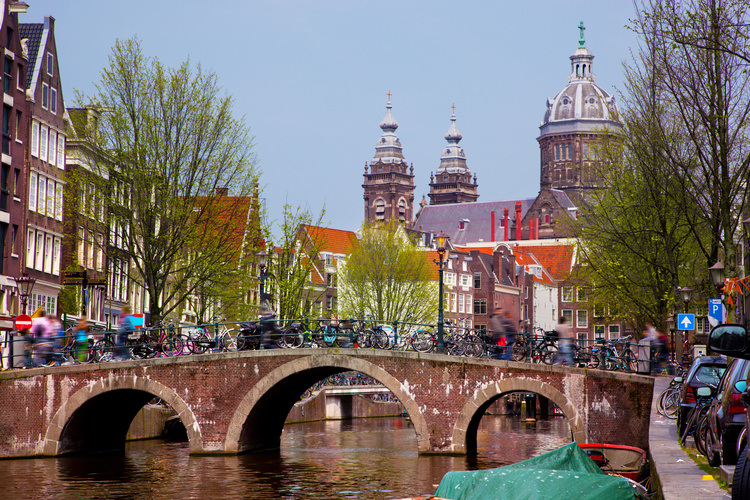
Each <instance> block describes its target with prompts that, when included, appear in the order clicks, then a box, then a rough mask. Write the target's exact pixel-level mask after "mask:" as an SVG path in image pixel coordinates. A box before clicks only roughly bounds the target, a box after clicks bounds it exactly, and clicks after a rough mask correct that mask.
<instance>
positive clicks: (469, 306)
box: [466, 295, 474, 314]
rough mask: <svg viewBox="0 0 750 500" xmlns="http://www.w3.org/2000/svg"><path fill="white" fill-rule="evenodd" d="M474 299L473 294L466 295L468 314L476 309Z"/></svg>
mask: <svg viewBox="0 0 750 500" xmlns="http://www.w3.org/2000/svg"><path fill="white" fill-rule="evenodd" d="M473 299H474V296H473V295H466V313H467V314H473V313H474V309H473V305H474V300H473Z"/></svg>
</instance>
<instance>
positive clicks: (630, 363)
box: [620, 348, 638, 372]
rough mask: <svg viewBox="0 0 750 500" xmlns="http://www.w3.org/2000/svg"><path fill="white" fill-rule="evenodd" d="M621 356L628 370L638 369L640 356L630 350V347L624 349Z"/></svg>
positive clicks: (635, 370) (634, 370)
mask: <svg viewBox="0 0 750 500" xmlns="http://www.w3.org/2000/svg"><path fill="white" fill-rule="evenodd" d="M620 357H621V358H622V360H623V361H624V364H625V370H626V371H629V372H637V371H638V356H636V355H635V353H634V352H633V351H631V350H630V348H626V349H625V350H624V351H622V353H621V354H620Z"/></svg>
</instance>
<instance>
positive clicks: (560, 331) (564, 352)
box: [555, 316, 573, 366]
mask: <svg viewBox="0 0 750 500" xmlns="http://www.w3.org/2000/svg"><path fill="white" fill-rule="evenodd" d="M555 332H556V333H557V338H558V339H559V345H560V352H559V354H558V356H557V357H556V358H555V364H556V365H565V366H573V332H572V330H571V329H570V325H568V320H567V318H566V317H565V316H560V319H559V320H558V321H557V326H555Z"/></svg>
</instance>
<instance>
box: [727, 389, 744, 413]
mask: <svg viewBox="0 0 750 500" xmlns="http://www.w3.org/2000/svg"><path fill="white" fill-rule="evenodd" d="M727 413H730V414H733V413H745V405H743V404H742V394H740V393H737V394H732V398H731V399H730V400H729V406H728V407H727Z"/></svg>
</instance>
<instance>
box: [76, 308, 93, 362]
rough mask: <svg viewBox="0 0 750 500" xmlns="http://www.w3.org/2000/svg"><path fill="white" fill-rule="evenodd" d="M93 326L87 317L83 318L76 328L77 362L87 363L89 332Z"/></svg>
mask: <svg viewBox="0 0 750 500" xmlns="http://www.w3.org/2000/svg"><path fill="white" fill-rule="evenodd" d="M90 330H91V326H90V325H89V321H88V319H87V318H86V316H81V320H80V321H79V322H78V324H77V325H76V327H75V336H76V343H75V359H76V362H81V361H86V351H87V350H88V347H89V336H88V335H89V331H90Z"/></svg>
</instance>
